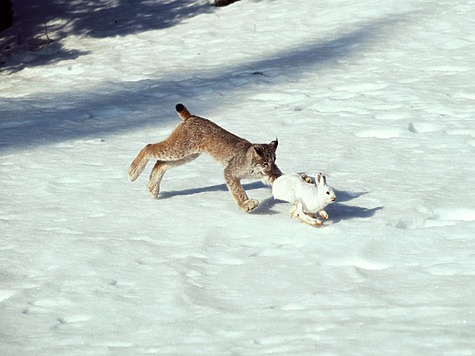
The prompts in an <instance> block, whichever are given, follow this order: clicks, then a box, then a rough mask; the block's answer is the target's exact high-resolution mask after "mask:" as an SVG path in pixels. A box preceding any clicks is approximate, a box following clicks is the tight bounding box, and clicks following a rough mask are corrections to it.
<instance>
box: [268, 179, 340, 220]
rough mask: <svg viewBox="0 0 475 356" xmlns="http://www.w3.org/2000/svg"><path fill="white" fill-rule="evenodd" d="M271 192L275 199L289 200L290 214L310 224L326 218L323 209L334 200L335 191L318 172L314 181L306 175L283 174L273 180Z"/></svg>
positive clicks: (326, 215)
mask: <svg viewBox="0 0 475 356" xmlns="http://www.w3.org/2000/svg"><path fill="white" fill-rule="evenodd" d="M272 194H273V195H274V198H275V199H279V200H284V201H287V202H289V203H290V204H291V205H292V206H291V209H290V216H291V217H292V218H294V217H296V216H297V217H298V218H299V219H300V220H302V221H304V222H306V223H307V224H310V225H321V224H322V220H321V219H320V218H318V217H317V216H316V214H317V213H318V214H319V215H320V217H321V218H323V219H328V214H327V213H326V212H325V210H323V209H324V208H325V207H326V206H327V205H328V204H330V203H333V202H334V201H336V196H335V192H334V191H333V189H332V188H331V187H329V186H328V185H327V180H326V177H325V176H324V175H323V174H322V173H319V174H317V175H316V176H315V183H313V182H311V179H310V178H309V177H307V176H306V175H303V176H302V175H301V174H298V173H290V174H284V175H282V176H280V177H279V178H277V179H276V180H275V181H274V184H273V186H272Z"/></svg>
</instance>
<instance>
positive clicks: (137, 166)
mask: <svg viewBox="0 0 475 356" xmlns="http://www.w3.org/2000/svg"><path fill="white" fill-rule="evenodd" d="M150 146H151V145H150V144H148V145H147V146H145V147H144V148H142V149H141V150H140V152H139V154H138V155H137V157H135V159H134V160H133V161H132V163H131V164H130V167H129V172H128V173H129V180H130V181H131V182H133V181H135V180H136V179H137V177H138V176H139V175H140V174H141V173H142V172H143V170H144V169H145V166H146V165H147V163H148V161H149V160H150V158H149V150H150Z"/></svg>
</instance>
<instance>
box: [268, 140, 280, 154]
mask: <svg viewBox="0 0 475 356" xmlns="http://www.w3.org/2000/svg"><path fill="white" fill-rule="evenodd" d="M278 145H279V140H278V139H277V137H276V138H275V140H274V141H272V142H271V143H269V146H271V147H272V148H273V149H274V151H275V150H276V149H277V146H278Z"/></svg>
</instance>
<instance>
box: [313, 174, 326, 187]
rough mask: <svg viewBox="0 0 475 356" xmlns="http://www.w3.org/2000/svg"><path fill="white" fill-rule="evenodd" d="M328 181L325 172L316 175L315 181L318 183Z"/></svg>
mask: <svg viewBox="0 0 475 356" xmlns="http://www.w3.org/2000/svg"><path fill="white" fill-rule="evenodd" d="M326 181H327V179H326V177H325V176H324V175H323V173H318V174H317V175H316V176H315V183H316V184H317V185H319V184H325V183H326Z"/></svg>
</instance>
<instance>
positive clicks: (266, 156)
mask: <svg viewBox="0 0 475 356" xmlns="http://www.w3.org/2000/svg"><path fill="white" fill-rule="evenodd" d="M277 145H278V142H277V140H275V141H272V142H271V143H270V144H268V145H266V144H260V145H253V146H252V149H253V150H254V155H253V157H252V161H251V164H252V173H254V174H255V175H256V176H257V177H269V178H270V179H271V181H273V180H274V179H275V178H277V177H278V176H279V175H280V174H281V172H280V170H279V168H277V166H276V164H275V159H276V157H275V151H276V149H277Z"/></svg>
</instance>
